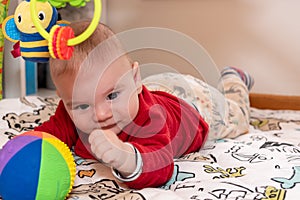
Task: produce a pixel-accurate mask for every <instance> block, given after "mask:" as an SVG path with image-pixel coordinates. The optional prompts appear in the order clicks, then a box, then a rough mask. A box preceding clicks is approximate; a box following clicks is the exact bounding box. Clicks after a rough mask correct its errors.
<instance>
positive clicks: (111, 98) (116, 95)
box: [106, 92, 119, 100]
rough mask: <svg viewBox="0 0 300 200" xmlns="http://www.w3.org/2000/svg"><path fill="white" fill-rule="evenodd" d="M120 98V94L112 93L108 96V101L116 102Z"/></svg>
mask: <svg viewBox="0 0 300 200" xmlns="http://www.w3.org/2000/svg"><path fill="white" fill-rule="evenodd" d="M118 96H119V92H112V93H110V94H109V95H107V97H106V99H107V100H114V99H116V98H117V97H118Z"/></svg>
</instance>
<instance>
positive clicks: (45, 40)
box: [2, 0, 102, 62]
mask: <svg viewBox="0 0 300 200" xmlns="http://www.w3.org/2000/svg"><path fill="white" fill-rule="evenodd" d="M86 1H87V0H61V1H58V0H49V1H48V0H38V2H37V0H25V1H23V2H21V3H20V4H19V5H18V7H17V8H16V10H15V13H14V15H12V16H9V17H7V18H6V19H5V20H4V22H3V24H2V29H3V34H4V36H5V38H7V39H8V40H10V41H12V42H14V43H16V44H15V45H14V50H13V51H12V54H13V56H14V57H18V56H22V57H23V58H24V59H25V60H29V61H33V62H47V61H48V60H49V57H50V56H51V57H52V58H55V59H63V60H67V59H70V58H71V56H72V53H73V49H74V45H77V44H79V43H81V42H83V41H84V40H86V39H87V38H88V37H89V36H90V35H91V34H92V33H93V32H94V30H95V29H96V27H97V24H98V22H99V21H100V17H101V10H102V8H101V7H102V5H101V0H94V16H93V19H92V21H91V24H90V25H89V27H88V28H87V29H86V30H85V31H84V32H83V33H82V34H80V35H79V36H77V37H75V36H74V32H73V30H72V28H71V27H69V26H67V24H68V22H65V21H58V12H57V10H56V7H58V8H60V7H64V6H65V5H66V2H69V3H70V5H73V6H76V7H80V6H84V5H85V2H86ZM52 4H53V5H55V6H56V7H55V6H53V5H52Z"/></svg>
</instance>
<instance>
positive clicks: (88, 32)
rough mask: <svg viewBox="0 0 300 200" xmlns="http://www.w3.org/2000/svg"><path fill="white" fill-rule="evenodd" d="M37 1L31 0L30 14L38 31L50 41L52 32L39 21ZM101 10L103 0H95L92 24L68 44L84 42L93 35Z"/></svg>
mask: <svg viewBox="0 0 300 200" xmlns="http://www.w3.org/2000/svg"><path fill="white" fill-rule="evenodd" d="M36 1H37V0H30V14H31V18H32V21H33V24H34V25H35V27H36V29H37V30H38V32H39V33H40V34H41V35H42V36H43V37H44V38H45V39H46V40H48V41H49V39H50V34H49V33H47V31H46V30H45V29H44V28H43V27H42V25H41V24H40V22H39V21H38V18H37V14H36ZM101 11H102V4H101V0H94V16H93V19H92V21H91V23H90V25H89V26H88V28H87V29H86V30H85V31H84V32H83V33H81V34H80V35H78V36H77V37H75V38H71V39H69V40H68V42H67V45H68V46H74V45H76V44H79V43H81V42H83V41H84V40H86V39H87V38H88V37H90V36H91V35H92V33H93V32H94V30H95V29H96V28H97V25H98V23H99V21H100V17H101Z"/></svg>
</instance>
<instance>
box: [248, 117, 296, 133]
mask: <svg viewBox="0 0 300 200" xmlns="http://www.w3.org/2000/svg"><path fill="white" fill-rule="evenodd" d="M283 123H295V124H298V125H300V121H294V120H284V119H275V118H254V117H253V118H251V120H250V124H251V125H252V126H253V127H254V128H256V129H259V130H261V131H271V130H281V124H283Z"/></svg>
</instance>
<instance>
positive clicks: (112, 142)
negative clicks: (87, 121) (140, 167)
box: [89, 130, 137, 177]
mask: <svg viewBox="0 0 300 200" xmlns="http://www.w3.org/2000/svg"><path fill="white" fill-rule="evenodd" d="M89 143H90V144H91V150H92V152H93V153H94V155H95V157H96V158H97V159H99V160H101V161H102V162H104V163H106V164H109V165H110V166H111V167H112V168H114V169H116V170H118V172H120V173H121V175H122V176H123V177H126V176H128V175H131V174H133V173H134V172H135V170H136V167H137V162H136V160H137V158H136V152H135V150H134V147H132V145H130V144H128V143H124V142H123V141H121V140H120V139H119V138H118V136H117V135H116V134H115V133H113V132H111V131H103V130H94V131H93V132H92V133H91V134H90V136H89Z"/></svg>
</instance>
